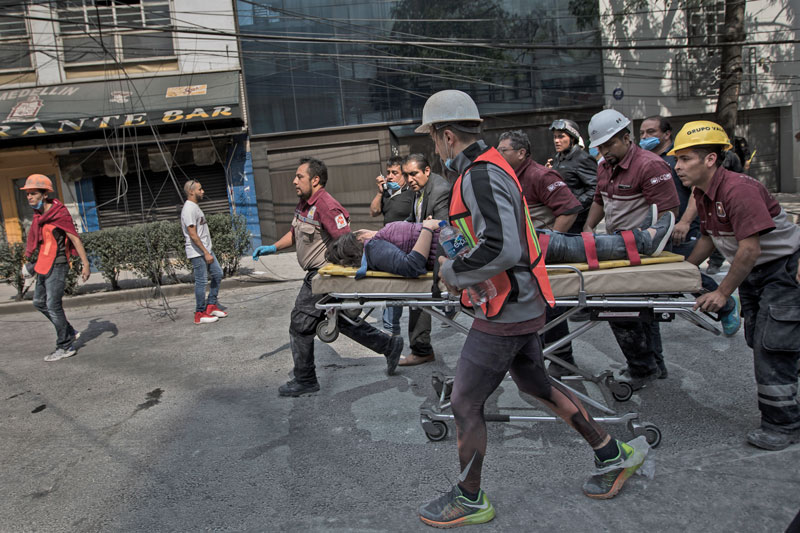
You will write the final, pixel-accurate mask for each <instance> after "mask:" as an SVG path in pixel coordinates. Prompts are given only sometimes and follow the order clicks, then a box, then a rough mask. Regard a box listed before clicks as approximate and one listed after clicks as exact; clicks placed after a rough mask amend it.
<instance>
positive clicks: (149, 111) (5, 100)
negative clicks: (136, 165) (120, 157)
mask: <svg viewBox="0 0 800 533" xmlns="http://www.w3.org/2000/svg"><path fill="white" fill-rule="evenodd" d="M185 81H192V82H194V83H192V84H191V85H189V84H186V83H183V82H185ZM197 82H202V83H197ZM236 118H241V111H240V108H239V74H238V72H220V73H214V74H203V75H193V76H191V77H189V76H164V77H155V78H142V79H136V80H115V81H108V82H100V83H83V84H73V85H66V86H56V87H35V88H30V89H17V90H11V91H0V146H2V143H3V141H4V140H8V139H26V138H28V139H34V138H40V137H49V136H52V135H64V134H72V133H76V132H81V133H82V132H91V131H93V130H94V131H102V130H105V129H110V128H135V127H140V126H156V127H157V126H161V125H166V124H179V123H193V122H203V121H215V120H230V119H236Z"/></svg>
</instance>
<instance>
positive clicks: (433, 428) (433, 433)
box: [423, 420, 447, 442]
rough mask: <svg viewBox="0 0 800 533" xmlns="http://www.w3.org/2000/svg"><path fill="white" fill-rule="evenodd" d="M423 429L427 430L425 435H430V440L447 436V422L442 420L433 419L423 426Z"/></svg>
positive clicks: (435, 440)
mask: <svg viewBox="0 0 800 533" xmlns="http://www.w3.org/2000/svg"><path fill="white" fill-rule="evenodd" d="M423 429H424V430H425V436H426V437H428V440H432V441H433V442H438V441H440V440H444V438H445V437H447V424H445V423H444V422H442V421H441V420H431V421H430V422H428V423H427V424H425V425H424V426H423Z"/></svg>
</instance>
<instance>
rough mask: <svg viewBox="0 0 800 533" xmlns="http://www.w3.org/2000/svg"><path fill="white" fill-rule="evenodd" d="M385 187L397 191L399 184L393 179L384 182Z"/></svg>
mask: <svg viewBox="0 0 800 533" xmlns="http://www.w3.org/2000/svg"><path fill="white" fill-rule="evenodd" d="M386 189H387V190H389V191H399V190H400V184H399V183H395V182H393V181H387V182H386Z"/></svg>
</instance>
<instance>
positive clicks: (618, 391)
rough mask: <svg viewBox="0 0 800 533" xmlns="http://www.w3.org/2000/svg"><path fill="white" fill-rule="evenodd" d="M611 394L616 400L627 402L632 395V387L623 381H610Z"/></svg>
mask: <svg viewBox="0 0 800 533" xmlns="http://www.w3.org/2000/svg"><path fill="white" fill-rule="evenodd" d="M609 385H610V388H611V396H613V397H614V399H615V400H617V401H618V402H627V401H628V400H630V399H631V396H633V387H631V384H630V383H627V382H625V381H614V382H613V383H610V384H609Z"/></svg>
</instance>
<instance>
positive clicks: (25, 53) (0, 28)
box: [0, 9, 33, 72]
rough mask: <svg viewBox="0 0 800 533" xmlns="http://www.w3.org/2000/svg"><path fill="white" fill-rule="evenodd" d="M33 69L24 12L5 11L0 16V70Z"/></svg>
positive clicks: (18, 70) (20, 10)
mask: <svg viewBox="0 0 800 533" xmlns="http://www.w3.org/2000/svg"><path fill="white" fill-rule="evenodd" d="M26 70H33V63H32V62H31V49H30V39H29V36H28V25H27V22H26V20H25V12H24V11H23V10H22V9H19V11H13V10H12V11H10V12H6V13H5V14H4V15H3V16H0V72H2V71H14V72H20V71H26Z"/></svg>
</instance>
